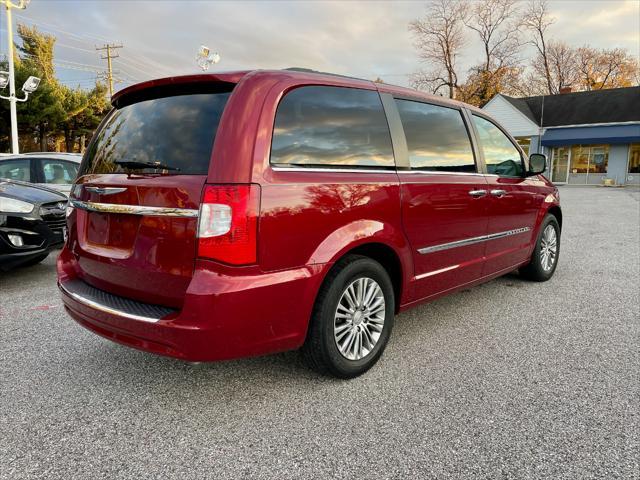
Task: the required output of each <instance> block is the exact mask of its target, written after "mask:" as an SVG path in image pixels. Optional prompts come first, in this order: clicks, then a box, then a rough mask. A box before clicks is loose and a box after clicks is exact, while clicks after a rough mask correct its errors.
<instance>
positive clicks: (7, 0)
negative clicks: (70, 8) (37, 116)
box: [0, 0, 29, 154]
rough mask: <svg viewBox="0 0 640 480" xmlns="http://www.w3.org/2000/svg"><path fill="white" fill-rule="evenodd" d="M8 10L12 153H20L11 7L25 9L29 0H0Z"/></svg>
mask: <svg viewBox="0 0 640 480" xmlns="http://www.w3.org/2000/svg"><path fill="white" fill-rule="evenodd" d="M0 3H3V4H4V6H5V10H6V12H7V46H8V47H9V104H10V107H9V110H10V112H11V153H15V154H17V153H19V147H18V115H17V113H16V102H17V99H16V79H15V71H14V67H13V22H12V20H11V9H12V8H19V9H21V10H22V9H24V8H26V7H27V3H29V2H28V1H25V0H20V3H18V4H17V5H16V4H13V3H11V0H0Z"/></svg>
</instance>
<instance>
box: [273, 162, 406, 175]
mask: <svg viewBox="0 0 640 480" xmlns="http://www.w3.org/2000/svg"><path fill="white" fill-rule="evenodd" d="M271 169H272V170H273V171H276V172H322V173H396V169H395V168H389V169H374V168H366V167H363V168H341V167H337V168H323V167H283V166H279V165H273V164H272V165H271Z"/></svg>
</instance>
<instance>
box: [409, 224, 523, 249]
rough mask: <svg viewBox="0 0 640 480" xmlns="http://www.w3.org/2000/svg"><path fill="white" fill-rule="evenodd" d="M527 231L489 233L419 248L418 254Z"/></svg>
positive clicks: (518, 229)
mask: <svg viewBox="0 0 640 480" xmlns="http://www.w3.org/2000/svg"><path fill="white" fill-rule="evenodd" d="M529 231H531V227H521V228H514V229H513V230H507V231H505V232H497V233H490V234H489V235H481V236H479V237H472V238H465V239H464V240H456V241H455V242H449V243H442V244H440V245H433V246H431V247H424V248H419V249H418V253H421V254H422V255H425V254H427V253H434V252H440V251H442V250H449V249H450V248H457V247H465V246H467V245H473V244H475V243H480V242H487V241H489V240H496V239H498V238H504V237H509V236H511V235H518V234H520V233H526V232H529Z"/></svg>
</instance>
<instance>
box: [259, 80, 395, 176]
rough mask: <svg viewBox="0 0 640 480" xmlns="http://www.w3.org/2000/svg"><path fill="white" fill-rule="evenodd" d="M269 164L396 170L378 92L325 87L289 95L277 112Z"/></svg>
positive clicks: (313, 87)
mask: <svg viewBox="0 0 640 480" xmlns="http://www.w3.org/2000/svg"><path fill="white" fill-rule="evenodd" d="M271 163H272V164H277V165H296V166H327V167H365V168H366V167H369V168H371V167H375V168H394V165H395V164H394V159H393V148H392V146H391V134H390V133H389V126H388V124H387V118H386V116H385V114H384V109H383V107H382V101H381V100H380V95H379V94H378V92H376V91H375V90H360V89H357V88H342V87H325V86H308V87H300V88H296V89H295V90H292V91H291V92H289V93H287V94H286V95H285V97H284V98H283V99H282V101H281V102H280V105H279V106H278V111H277V113H276V119H275V125H274V128H273V140H272V144H271Z"/></svg>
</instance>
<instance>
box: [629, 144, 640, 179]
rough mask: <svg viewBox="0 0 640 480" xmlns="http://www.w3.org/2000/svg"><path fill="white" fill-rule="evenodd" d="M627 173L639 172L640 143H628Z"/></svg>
mask: <svg viewBox="0 0 640 480" xmlns="http://www.w3.org/2000/svg"><path fill="white" fill-rule="evenodd" d="M629 173H640V143H632V144H631V145H629Z"/></svg>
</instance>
